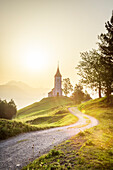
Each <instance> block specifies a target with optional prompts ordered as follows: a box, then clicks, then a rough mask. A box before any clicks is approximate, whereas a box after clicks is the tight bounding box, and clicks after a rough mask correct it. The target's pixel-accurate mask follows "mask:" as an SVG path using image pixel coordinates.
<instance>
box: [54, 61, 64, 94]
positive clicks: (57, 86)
mask: <svg viewBox="0 0 113 170" xmlns="http://www.w3.org/2000/svg"><path fill="white" fill-rule="evenodd" d="M54 95H55V96H62V75H61V74H60V71H59V64H58V67H57V72H56V74H55V76H54Z"/></svg>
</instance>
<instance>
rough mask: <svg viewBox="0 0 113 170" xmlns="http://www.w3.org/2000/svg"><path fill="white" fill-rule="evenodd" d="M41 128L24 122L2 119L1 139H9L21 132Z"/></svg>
mask: <svg viewBox="0 0 113 170" xmlns="http://www.w3.org/2000/svg"><path fill="white" fill-rule="evenodd" d="M36 130H40V129H39V128H37V127H33V126H29V125H28V124H25V123H22V122H16V121H13V120H6V119H0V139H7V138H9V137H11V136H15V135H17V134H20V133H24V132H30V131H36Z"/></svg>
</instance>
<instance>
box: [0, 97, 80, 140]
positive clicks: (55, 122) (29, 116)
mask: <svg viewBox="0 0 113 170" xmlns="http://www.w3.org/2000/svg"><path fill="white" fill-rule="evenodd" d="M72 104H73V101H72V100H71V99H70V98H68V97H63V96H62V97H51V98H44V99H42V100H41V101H40V102H36V103H33V104H32V105H29V106H27V107H25V108H22V109H20V110H19V111H18V112H17V115H16V117H15V118H14V119H13V120H6V119H0V139H6V138H9V137H11V136H15V135H17V134H20V133H24V132H30V131H38V130H43V129H48V128H53V127H60V126H65V125H69V124H73V123H75V122H77V120H78V118H77V117H75V116H74V115H72V114H71V113H70V112H69V111H68V107H69V106H70V105H72Z"/></svg>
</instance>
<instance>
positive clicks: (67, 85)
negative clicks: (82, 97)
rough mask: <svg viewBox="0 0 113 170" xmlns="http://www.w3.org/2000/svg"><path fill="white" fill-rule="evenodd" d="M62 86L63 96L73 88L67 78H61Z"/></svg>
mask: <svg viewBox="0 0 113 170" xmlns="http://www.w3.org/2000/svg"><path fill="white" fill-rule="evenodd" d="M63 87H64V88H63V92H64V94H65V96H67V95H68V94H69V93H70V92H71V91H72V90H73V86H72V84H71V82H70V79H69V78H65V79H63Z"/></svg>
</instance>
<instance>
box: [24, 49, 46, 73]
mask: <svg viewBox="0 0 113 170" xmlns="http://www.w3.org/2000/svg"><path fill="white" fill-rule="evenodd" d="M47 59H48V55H47V52H45V51H44V50H42V49H41V48H29V49H28V50H26V52H24V66H25V67H26V68H27V69H29V70H30V71H39V70H42V69H44V68H45V67H46V65H47Z"/></svg>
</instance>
